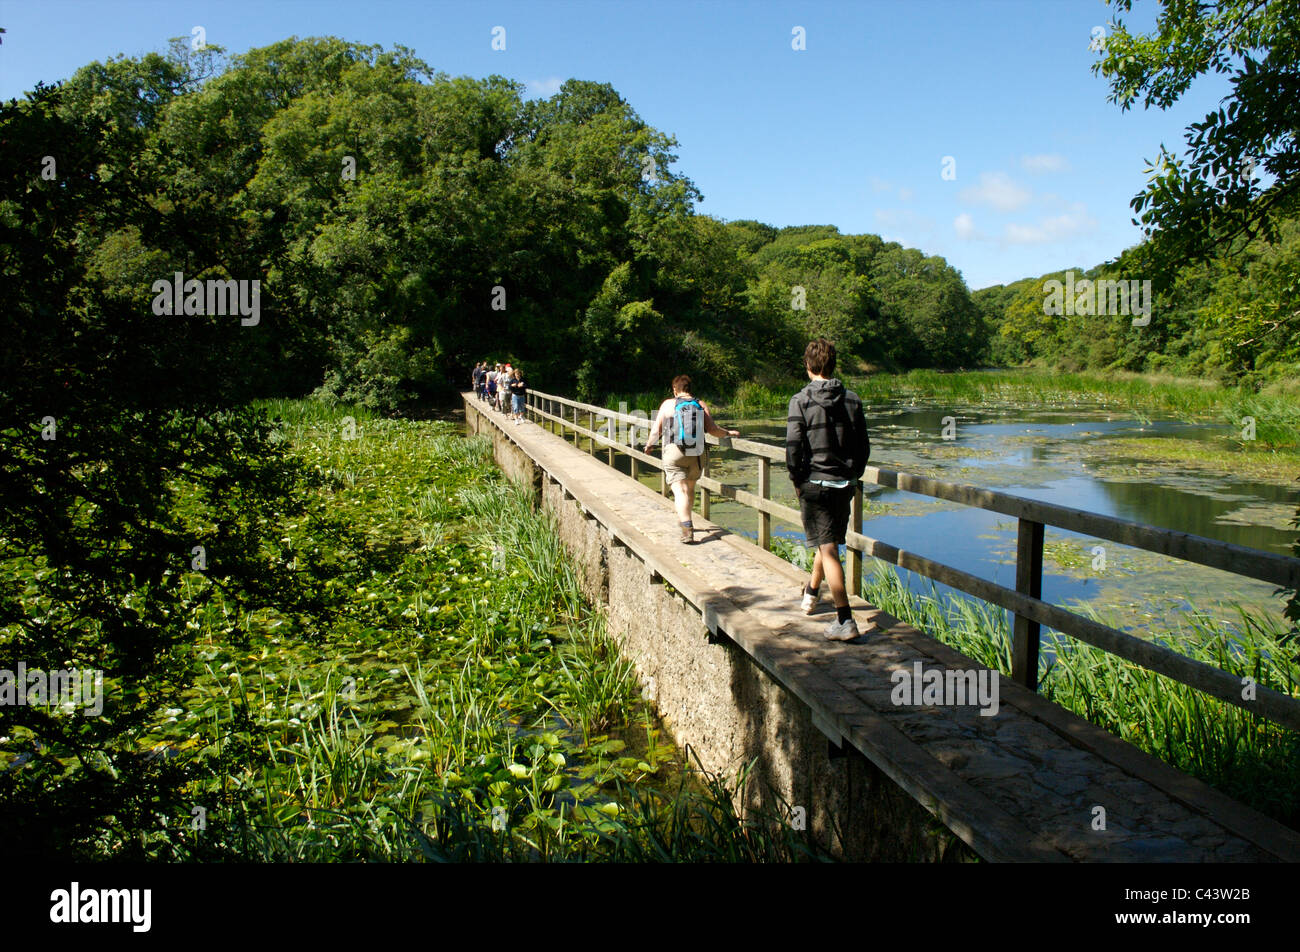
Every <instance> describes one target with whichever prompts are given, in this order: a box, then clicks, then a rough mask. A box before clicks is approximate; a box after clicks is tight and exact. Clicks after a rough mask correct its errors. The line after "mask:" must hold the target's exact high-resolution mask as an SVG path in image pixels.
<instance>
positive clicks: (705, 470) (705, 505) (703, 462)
mask: <svg viewBox="0 0 1300 952" xmlns="http://www.w3.org/2000/svg"><path fill="white" fill-rule="evenodd" d="M708 474H709V454H708V453H707V452H706V453H705V454H704V455H703V456H702V457H701V459H700V475H701V476H707V475H708ZM700 515H701V516H703V517H704V518H705V519H707V518H709V491H708V490H707V489H705V488H704V487H703V486H701V487H700Z"/></svg>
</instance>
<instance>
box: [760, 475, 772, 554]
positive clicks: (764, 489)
mask: <svg viewBox="0 0 1300 952" xmlns="http://www.w3.org/2000/svg"><path fill="white" fill-rule="evenodd" d="M771 492H772V461H771V460H769V459H768V458H767V457H766V456H760V457H759V458H758V494H759V496H761V497H762V498H763V499H767V498H769V497H770V496H771ZM758 545H759V547H760V548H763V549H767V550H768V551H771V549H772V517H771V515H770V514H768V513H766V512H761V511H760V512H759V514H758Z"/></svg>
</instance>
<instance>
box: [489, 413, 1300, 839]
mask: <svg viewBox="0 0 1300 952" xmlns="http://www.w3.org/2000/svg"><path fill="white" fill-rule="evenodd" d="M463 396H464V401H465V408H466V423H467V427H468V429H469V430H470V431H471V432H481V433H483V434H484V435H485V436H489V437H490V438H491V439H492V440H493V442H494V444H495V445H496V449H497V459H498V461H499V462H501V464H502V466H503V468H504V469H506V471H507V472H508V473H510V474H511V475H512V476H514V477H516V478H524V479H528V478H530V477H531V479H532V481H533V484H534V486H536V487H537V489H538V494H539V499H541V500H542V502H543V504H547V503H546V500H547V498H550V499H551V500H552V502H551V503H550V506H551V508H553V509H555V508H556V507H557V506H560V507H564V506H567V507H568V508H569V509H570V510H571V513H572V516H573V518H575V519H577V518H580V519H581V520H582V521H584V522H587V523H593V522H594V523H596V524H598V526H599V532H598V534H597V535H596V536H591V537H590V538H589V539H588V541H585V542H583V541H578V542H575V543H574V545H573V546H571V548H573V547H574V546H576V547H577V548H582V549H583V550H584V551H575V559H576V560H577V561H578V562H579V563H580V564H585V565H589V566H595V567H596V569H593V570H592V571H590V572H588V574H589V575H591V574H593V573H597V572H598V571H605V572H606V573H608V572H609V571H610V570H609V569H608V568H602V567H604V566H606V564H607V563H608V562H609V560H610V559H611V558H613V556H612V555H611V553H615V554H617V555H619V557H620V558H623V559H625V560H628V561H629V562H635V561H639V562H642V563H644V569H643V570H642V575H641V576H639V577H640V578H641V579H642V582H641V584H642V585H644V584H645V583H646V582H649V583H650V584H654V583H656V582H659V581H662V582H667V583H668V585H669V586H671V589H672V590H674V591H675V594H676V595H677V596H680V597H681V598H682V599H684V600H685V602H686V603H688V604H689V606H690V607H691V609H692V610H693V611H694V612H695V613H697V614H698V632H699V635H698V639H699V646H700V650H701V651H702V650H703V649H704V648H705V647H706V646H707V645H708V644H709V638H710V637H711V639H712V641H713V642H715V643H716V642H720V641H721V642H728V641H729V642H730V643H732V644H734V646H735V647H736V648H738V649H739V650H740V651H743V652H744V653H745V654H746V655H748V657H749V658H750V659H752V661H753V662H754V663H755V664H757V665H758V666H759V667H760V668H761V669H762V671H763V672H764V673H765V674H766V676H767V677H770V678H771V679H772V680H773V681H774V682H777V684H778V685H779V688H780V690H782V691H784V692H787V693H788V694H789V695H792V696H793V699H797V702H798V703H801V704H802V705H804V706H806V707H807V709H808V712H809V715H810V717H811V723H812V724H813V725H814V726H815V727H816V728H817V730H818V731H820V732H821V734H823V735H825V738H826V742H827V748H826V751H825V755H826V756H829V757H835V756H837V755H841V754H842V753H844V752H849V753H851V750H850V749H852V750H856V751H857V752H859V753H860V754H861V756H862V757H864V758H865V759H866V760H867V761H869V762H870V763H871V764H872V765H874V768H876V769H878V770H879V771H880V772H881V773H883V774H884V775H885V776H886V777H888V778H889V780H890V781H892V783H893V784H896V785H897V787H898V788H901V790H902V791H903V792H905V794H906V795H907V796H908V797H910V798H911V799H912V800H913V801H915V802H916V803H919V804H920V805H921V806H923V807H924V808H925V810H927V811H929V813H930V814H932V815H933V816H934V817H936V818H937V819H938V820H939V821H940V822H942V823H943V824H944V826H946V827H947V828H948V830H950V831H952V833H953V834H955V835H956V836H957V837H959V838H960V839H961V840H962V841H964V842H965V843H966V844H967V845H968V846H969V847H970V849H971V850H973V852H974V853H975V854H978V855H979V856H980V857H982V858H984V859H987V860H993V861H1031V862H1097V861H1110V862H1115V861H1119V862H1151V861H1165V862H1167V861H1174V862H1204V861H1232V862H1268V861H1291V862H1295V861H1297V860H1300V833H1297V832H1296V831H1294V830H1291V829H1289V828H1287V827H1285V826H1283V825H1281V824H1279V823H1277V822H1275V821H1273V820H1271V819H1269V818H1267V817H1265V816H1263V815H1262V814H1260V813H1258V812H1257V811H1254V810H1252V809H1250V808H1248V807H1246V806H1244V805H1242V804H1240V803H1238V802H1237V801H1235V800H1232V799H1231V798H1229V797H1227V796H1226V795H1224V794H1222V793H1219V792H1217V791H1215V790H1213V789H1211V788H1210V787H1209V786H1207V785H1206V784H1204V783H1202V782H1201V781H1199V780H1196V779H1194V778H1192V777H1190V776H1188V775H1186V774H1184V773H1182V772H1180V771H1178V770H1176V769H1174V768H1172V767H1170V766H1168V765H1166V764H1165V763H1163V762H1162V761H1160V760H1158V759H1156V758H1154V757H1152V756H1149V755H1147V754H1145V753H1143V752H1142V751H1140V750H1139V749H1137V748H1136V747H1134V746H1132V745H1130V744H1129V743H1127V742H1125V741H1123V740H1120V739H1119V738H1117V737H1115V736H1113V735H1111V734H1110V733H1108V732H1107V731H1104V730H1102V729H1101V728H1098V727H1095V726H1093V725H1091V724H1089V723H1088V722H1087V721H1084V720H1083V719H1081V718H1079V717H1077V716H1075V715H1073V714H1071V713H1069V712H1067V711H1066V710H1064V709H1063V708H1061V707H1059V706H1057V705H1055V704H1052V703H1050V702H1048V701H1045V700H1044V699H1042V698H1041V697H1039V696H1037V695H1036V694H1034V693H1033V692H1031V691H1028V690H1027V689H1025V688H1023V687H1021V686H1019V685H1017V684H1015V683H1013V682H1012V680H1011V679H1010V677H1006V676H1003V677H1000V678H999V679H998V681H997V689H998V706H997V711H996V713H995V714H992V715H991V716H988V715H986V714H982V713H981V708H980V706H979V704H978V703H965V704H951V703H950V704H927V705H917V704H912V705H906V704H903V705H900V704H896V703H894V701H893V700H892V698H893V696H895V695H896V693H897V692H896V690H895V687H896V684H897V681H898V677H901V676H895V672H899V671H903V672H906V673H907V674H908V675H909V676H911V675H912V674H913V673H914V672H915V671H916V670H918V669H917V667H916V666H917V665H920V669H921V670H924V671H926V672H929V671H939V672H948V671H954V672H974V673H975V675H976V677H977V678H991V677H992V672H989V671H988V669H985V668H983V667H982V666H981V665H979V664H977V663H976V662H974V661H973V660H971V659H969V658H967V657H966V656H964V655H962V654H960V653H958V652H957V651H955V650H953V649H951V648H949V647H947V646H945V645H943V644H941V643H940V642H938V641H936V640H935V639H933V638H931V637H929V636H928V635H926V634H925V633H923V632H921V631H918V630H916V629H915V628H912V627H910V626H908V625H905V624H903V623H902V622H900V621H899V620H898V619H896V618H893V617H891V616H889V615H886V614H885V613H884V612H881V611H879V610H878V609H875V608H874V607H872V606H870V605H868V604H867V603H865V602H863V601H862V600H861V599H854V600H853V607H854V613H855V617H856V618H857V620H858V624H859V626H860V627H862V628H864V629H865V628H867V627H868V624H867V623H868V622H875V623H876V624H877V625H878V626H880V628H881V630H880V631H879V632H877V633H873V634H869V635H864V636H863V637H862V638H860V639H858V640H857V641H855V642H849V643H835V642H828V641H826V640H825V638H824V637H823V630H824V628H825V626H826V624H827V621H828V620H830V619H832V618H833V617H834V616H833V610H832V609H830V608H829V607H828V599H827V596H826V595H825V594H824V593H823V609H822V611H821V612H820V613H819V614H817V615H815V616H812V617H806V616H804V615H803V614H802V613H801V612H800V611H799V589H800V586H801V585H802V583H803V581H804V580H805V575H804V574H803V573H802V572H800V571H799V570H797V569H796V568H794V567H793V566H791V565H790V564H788V563H786V562H785V561H783V560H782V559H780V558H778V557H776V556H774V555H772V554H771V553H768V552H765V551H764V550H762V549H761V548H759V547H758V546H756V545H754V544H753V543H751V542H749V541H748V540H747V539H744V538H742V537H738V536H736V535H734V534H732V533H730V532H728V531H727V530H725V529H723V528H721V527H719V526H717V525H716V524H714V523H712V522H710V521H708V520H706V519H703V518H701V517H700V516H699V514H698V513H697V514H696V515H695V525H696V539H697V542H696V544H694V545H690V546H687V545H682V544H681V543H679V542H678V541H677V528H676V521H675V516H674V514H673V512H672V506H671V501H670V500H667V499H664V498H663V497H662V496H660V495H659V494H658V493H656V492H654V491H653V490H652V489H650V488H648V487H646V486H644V485H642V484H640V483H639V482H637V481H635V480H633V479H630V478H629V477H627V476H625V475H623V474H621V473H619V472H618V471H617V470H615V469H614V468H612V467H611V466H609V465H608V464H607V463H606V462H604V460H603V459H602V458H597V457H593V456H592V455H590V454H589V453H587V452H585V451H583V450H581V449H578V448H575V446H574V445H573V443H571V442H569V441H567V440H565V439H563V438H561V437H558V436H556V435H554V434H552V433H550V432H548V431H547V430H546V429H545V428H544V427H543V426H539V425H538V424H537V423H536V422H528V423H525V424H523V425H520V426H516V425H514V424H513V423H512V422H510V421H508V420H506V418H505V417H503V416H502V415H501V414H499V413H496V412H494V411H491V410H488V409H487V408H486V405H485V404H481V403H479V402H478V401H477V400H476V399H475V398H474V397H473V395H471V394H464V395H463ZM598 452H600V453H601V454H602V456H603V454H604V453H605V450H604V449H599V450H598ZM529 463H531V465H532V467H534V469H533V471H532V472H531V473H530V472H529V471H528V468H529V466H528V464H529ZM781 478H784V473H782V474H781ZM548 494H549V495H548ZM556 501H558V502H556ZM575 531H577V530H576V529H574V528H572V527H571V528H569V529H567V530H565V531H564V532H562V537H566V544H570V541H571V540H573V539H576V538H577V537H576V536H575V535H574V532H575ZM592 539H599V540H607V542H604V541H601V542H599V547H600V552H599V553H598V554H592V552H591V551H588V550H591V549H592V548H593V547H594V546H596V545H597V543H596V542H593V541H591V540H592ZM610 578H611V577H609V576H607V577H606V579H605V580H604V581H603V582H602V581H601V580H599V579H596V580H590V579H589V581H592V590H593V591H594V592H595V593H596V594H597V595H598V596H600V597H603V598H604V599H605V600H606V601H607V603H608V604H609V606H610V608H611V609H612V610H611V612H610V630H611V632H612V633H613V634H615V635H616V636H621V631H620V628H621V627H627V626H628V625H633V626H634V622H635V614H636V613H637V612H641V613H643V614H644V613H645V612H646V611H648V609H646V608H645V607H644V606H643V605H642V603H641V602H639V601H637V599H638V598H640V597H641V596H639V595H636V594H634V593H633V594H623V593H624V591H625V588H626V586H625V583H622V582H615V581H610ZM620 600H622V601H628V600H630V602H635V603H636V605H642V607H640V608H636V607H633V608H629V609H627V610H625V611H620V610H614V609H617V605H615V604H614V603H615V602H616V601H620ZM692 617H694V616H692ZM627 619H632V621H628V620H627ZM706 629H707V632H706ZM628 644H629V645H631V650H632V654H633V655H634V661H635V662H636V663H637V667H638V671H639V672H640V673H641V674H642V677H643V680H645V679H647V677H654V675H653V674H652V675H647V674H646V672H647V671H651V670H652V669H654V665H655V663H654V661H653V659H647V658H645V657H635V655H637V653H638V652H640V654H642V655H644V654H645V652H646V651H647V650H650V651H653V647H651V648H649V649H647V648H646V647H644V645H645V642H641V643H639V644H641V645H642V646H641V647H639V648H638V647H637V646H636V644H633V643H632V642H630V641H629V642H628ZM701 663H702V662H701ZM667 670H669V669H668V668H664V669H662V670H661V671H660V673H659V678H660V679H661V680H660V682H659V683H658V684H657V685H655V691H654V692H653V693H655V694H656V695H658V696H660V697H664V698H667V697H670V696H671V695H672V689H673V685H671V684H665V683H663V680H662V679H663V678H666V677H667V676H668V675H667V674H665V673H663V672H665V671H667ZM679 670H680V669H679ZM981 672H983V673H982V674H981ZM700 676H701V677H708V676H709V673H708V671H704V672H703V673H702V674H701V675H700ZM718 676H720V677H725V674H720V675H718ZM891 676H894V677H893V678H892V679H891ZM791 703H794V701H793V700H792V701H791ZM665 706H666V707H667V708H669V710H667V711H665V717H666V722H667V723H668V726H669V729H670V730H672V731H673V733H674V735H675V736H676V739H677V740H678V742H679V744H681V743H682V742H683V740H684V739H685V740H687V741H689V742H691V743H692V744H693V745H694V746H695V747H697V748H704V747H708V746H710V745H713V746H717V747H725V746H726V745H727V743H728V742H729V741H728V736H727V732H725V731H720V730H717V729H714V728H712V727H711V726H710V725H709V724H708V723H703V722H699V723H697V722H696V721H695V720H693V716H692V705H691V702H690V699H689V692H687V693H686V695H685V696H680V695H679V698H678V700H677V701H676V702H675V703H674V704H666V705H664V704H661V708H663V707H665ZM988 707H989V706H988V705H986V709H987V708H988ZM681 733H685V734H688V735H690V736H689V737H687V738H683V737H682V736H679V735H680V734H681ZM813 736H814V737H815V736H816V735H813ZM780 738H781V735H780V734H773V735H769V736H768V738H767V740H766V741H765V742H766V743H772V742H775V743H780V742H781V739H780ZM819 756H821V754H820V752H819ZM718 757H719V758H720V761H718V762H723V761H725V762H727V763H730V764H732V765H734V764H735V762H736V761H737V760H738V759H739V750H738V749H737V750H732V751H730V752H729V753H725V754H724V753H721V752H720V753H719V754H718ZM819 769H821V768H819ZM854 795H855V796H863V795H866V791H860V792H858V793H855V794H854ZM1097 808H1101V810H1104V829H1099V828H1097V827H1098V825H1099V822H1098V821H1099V817H1100V815H1101V814H1100V813H1099V812H1098V809H1097ZM855 815H860V814H855Z"/></svg>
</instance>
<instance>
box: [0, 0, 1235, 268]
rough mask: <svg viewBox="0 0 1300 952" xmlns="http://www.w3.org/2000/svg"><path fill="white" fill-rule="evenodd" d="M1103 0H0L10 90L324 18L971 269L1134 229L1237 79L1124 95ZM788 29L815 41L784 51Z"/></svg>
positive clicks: (703, 179) (315, 25) (760, 201)
mask: <svg viewBox="0 0 1300 952" xmlns="http://www.w3.org/2000/svg"><path fill="white" fill-rule="evenodd" d="M1155 15H1156V5H1155V0H1136V2H1135V4H1134V11H1133V13H1132V14H1131V15H1130V16H1129V17H1128V18H1126V19H1128V21H1129V22H1130V24H1131V25H1133V26H1138V27H1141V28H1147V27H1149V26H1150V25H1151V24H1152V23H1153V22H1154V19H1155ZM1110 16H1111V10H1110V8H1109V7H1107V6H1106V5H1105V4H1104V3H1102V2H1100V0H1030V2H1021V0H952V2H950V0H856V2H852V0H842V2H829V3H782V2H764V0H755V2H749V3H732V2H708V0H704V2H689V3H679V2H675V0H655V2H614V0H608V2H558V0H530V2H524V3H481V4H471V3H455V4H452V3H442V2H432V0H430V2H404V0H261V2H255V3H250V2H245V0H221V2H206V3H205V2H188V0H165V2H145V0H138V2H137V0H39V2H15V0H0V27H4V28H5V29H6V30H7V31H8V32H7V33H6V34H5V35H4V37H3V45H0V96H2V97H3V98H4V99H6V100H7V99H10V98H13V97H15V96H21V95H22V93H23V92H24V91H26V90H28V89H30V88H32V87H33V86H34V85H35V84H36V82H37V81H38V80H44V81H46V82H53V81H56V80H59V79H65V78H67V77H68V76H70V75H71V74H72V73H73V72H75V71H76V69H77V68H78V67H79V66H82V65H84V64H85V63H88V62H91V61H93V60H102V59H106V58H108V57H109V56H112V55H115V54H118V53H125V54H127V55H140V54H143V53H147V52H149V51H163V50H165V49H166V47H167V40H168V38H169V37H174V36H186V37H189V36H191V34H192V31H193V28H194V27H196V26H199V27H202V28H203V30H204V31H205V34H206V39H207V41H208V42H209V43H217V44H220V45H222V46H224V47H225V48H226V49H227V51H228V52H229V53H231V54H238V53H241V52H244V51H245V50H248V49H249V48H252V47H257V46H264V45H266V44H268V43H272V42H274V41H276V40H280V39H283V38H285V37H288V36H294V35H297V36H322V35H334V36H340V37H343V38H345V39H349V40H355V41H358V42H364V43H378V44H381V45H383V46H385V47H392V46H393V45H396V44H401V45H404V46H407V47H410V48H411V49H413V50H414V51H415V53H416V54H417V55H418V56H420V57H421V58H422V59H423V60H425V61H426V62H427V63H429V65H430V66H432V67H434V68H435V69H439V70H442V71H443V72H446V73H450V74H452V75H470V76H478V77H481V76H487V75H491V74H494V73H495V74H500V75H503V76H508V77H510V78H512V79H517V80H520V81H522V82H525V83H527V84H528V87H529V90H530V92H531V93H532V94H534V95H544V94H549V93H550V92H553V91H554V90H555V89H556V88H557V87H558V86H559V83H560V82H562V81H563V80H564V79H567V78H570V77H573V78H577V79H586V80H593V81H599V82H608V83H610V84H612V85H613V86H614V87H615V88H616V89H617V90H618V91H619V92H620V93H621V94H622V95H623V97H624V98H625V99H626V100H627V101H628V102H630V103H631V104H632V106H633V107H634V108H635V109H636V110H637V111H638V112H639V113H640V115H641V117H642V118H643V119H644V120H645V121H646V122H648V123H649V124H651V125H652V126H654V127H656V128H658V129H660V130H661V131H663V132H666V133H669V134H671V135H674V136H676V137H677V140H678V143H679V147H678V149H677V153H678V162H677V164H676V166H675V170H676V171H677V172H679V173H681V174H685V175H686V176H688V177H689V178H691V179H692V180H693V181H694V182H695V184H696V186H697V187H698V188H699V189H700V191H701V192H702V193H703V195H704V200H703V202H702V203H701V204H700V205H699V207H698V210H699V211H701V212H703V213H706V214H710V215H714V216H717V217H719V218H724V219H737V218H756V219H758V220H760V221H765V222H768V223H770V224H773V225H778V226H783V225H800V224H834V225H837V226H838V227H839V228H840V230H841V231H843V232H854V233H857V232H870V233H875V234H880V235H883V236H884V237H885V238H886V239H889V240H892V241H899V242H901V243H903V244H904V245H908V246H910V247H916V248H920V249H921V250H922V251H925V252H926V253H928V254H938V255H942V256H943V257H945V258H946V259H947V260H948V261H949V262H950V263H951V264H952V265H953V266H955V267H956V268H958V269H959V270H960V271H961V272H962V273H963V274H964V275H965V277H966V280H967V283H968V284H969V285H970V286H971V288H972V289H975V288H981V287H986V286H988V285H990V284H998V283H1004V282H1008V281H1013V280H1016V279H1018V278H1021V277H1027V276H1036V275H1039V274H1042V273H1044V272H1046V271H1049V270H1053V269H1057V268H1064V267H1070V266H1079V267H1089V266H1091V265H1094V264H1097V263H1098V262H1100V261H1103V260H1106V259H1109V258H1113V257H1114V256H1115V255H1117V254H1118V253H1119V252H1120V251H1122V250H1123V249H1124V248H1125V247H1127V246H1129V245H1131V244H1134V243H1135V242H1136V241H1137V240H1138V238H1139V232H1138V230H1137V229H1136V228H1135V227H1134V226H1133V225H1132V224H1131V222H1130V219H1131V218H1132V210H1131V209H1130V208H1129V200H1130V199H1131V198H1132V197H1133V195H1134V194H1136V193H1137V192H1138V191H1139V190H1140V189H1141V187H1142V185H1143V182H1144V181H1145V175H1144V173H1143V167H1144V162H1143V160H1144V159H1145V158H1153V157H1154V156H1155V155H1156V153H1157V151H1158V149H1159V146H1160V144H1161V143H1162V142H1163V143H1165V144H1166V145H1168V146H1170V147H1175V148H1179V149H1181V145H1182V136H1183V130H1184V127H1185V126H1186V125H1187V124H1188V123H1189V122H1190V121H1193V120H1198V119H1200V118H1203V117H1204V115H1205V113H1206V112H1207V111H1209V110H1210V109H1211V108H1217V105H1218V102H1219V100H1220V99H1221V98H1222V97H1223V96H1224V95H1225V93H1226V92H1227V89H1228V87H1227V84H1226V83H1225V82H1223V81H1222V80H1221V79H1219V78H1218V77H1205V78H1202V79H1201V80H1200V81H1199V82H1198V83H1197V84H1196V85H1194V86H1193V87H1192V89H1191V91H1190V92H1189V93H1188V94H1187V95H1185V96H1184V98H1183V101H1182V102H1180V103H1178V104H1177V106H1176V107H1175V108H1173V109H1171V110H1168V111H1166V112H1150V111H1146V110H1143V109H1141V108H1140V107H1137V108H1135V109H1133V110H1130V111H1129V112H1128V113H1122V112H1121V111H1120V110H1119V108H1118V107H1117V106H1115V105H1112V104H1111V103H1108V102H1107V101H1106V96H1107V86H1106V84H1105V83H1104V81H1103V80H1102V79H1100V78H1098V77H1094V76H1093V75H1092V73H1091V72H1090V71H1089V66H1090V64H1091V63H1092V62H1093V61H1094V60H1095V59H1096V57H1097V55H1098V54H1096V53H1094V52H1092V51H1090V50H1089V49H1088V45H1089V41H1090V39H1091V37H1092V31H1093V29H1094V28H1095V27H1102V28H1103V29H1105V27H1106V24H1107V23H1108V21H1109V19H1110ZM496 26H503V27H505V45H506V49H505V50H504V51H498V50H493V49H492V30H493V28H494V27H496ZM795 27H803V29H804V35H805V45H806V49H803V50H794V49H792V40H793V39H794V35H793V30H794V28H795ZM945 157H951V158H952V159H953V160H954V163H953V165H952V166H951V167H952V168H953V170H954V172H955V178H954V179H952V180H945V179H944V178H943V175H942V170H943V162H944V158H945Z"/></svg>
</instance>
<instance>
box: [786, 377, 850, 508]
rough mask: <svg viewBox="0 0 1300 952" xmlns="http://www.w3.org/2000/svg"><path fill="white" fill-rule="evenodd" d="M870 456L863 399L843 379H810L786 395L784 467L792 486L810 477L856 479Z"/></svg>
mask: <svg viewBox="0 0 1300 952" xmlns="http://www.w3.org/2000/svg"><path fill="white" fill-rule="evenodd" d="M870 456H871V441H870V440H869V439H868V438H867V418H866V415H865V414H864V413H863V412H862V401H861V400H860V399H859V398H858V395H857V394H856V393H854V392H853V391H852V390H845V389H844V384H842V383H840V382H839V381H838V380H812V381H809V383H808V386H806V387H804V388H803V389H802V390H800V391H799V392H798V393H796V394H795V395H794V396H793V397H791V398H790V409H789V412H788V413H787V414H786V422H785V467H786V469H787V470H789V472H790V479H791V481H792V482H793V483H794V484H795V485H796V486H798V485H800V484H802V483H805V482H807V481H808V480H810V479H826V480H842V479H847V480H850V481H852V480H858V479H861V478H862V471H863V470H864V469H866V468H867V459H868V458H869V457H870Z"/></svg>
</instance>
